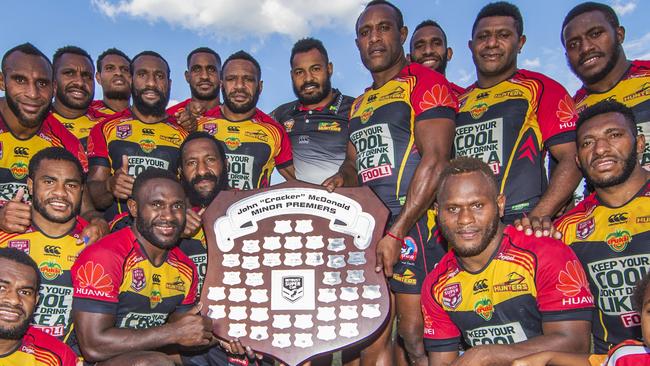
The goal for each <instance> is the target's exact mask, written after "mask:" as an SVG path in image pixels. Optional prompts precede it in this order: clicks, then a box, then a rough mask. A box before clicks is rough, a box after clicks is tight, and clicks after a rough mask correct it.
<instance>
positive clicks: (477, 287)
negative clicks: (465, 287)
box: [472, 278, 488, 294]
mask: <svg viewBox="0 0 650 366" xmlns="http://www.w3.org/2000/svg"><path fill="white" fill-rule="evenodd" d="M487 290H488V284H487V278H483V279H480V280H478V281H476V282H474V286H472V293H474V294H479V293H481V292H485V291H487Z"/></svg>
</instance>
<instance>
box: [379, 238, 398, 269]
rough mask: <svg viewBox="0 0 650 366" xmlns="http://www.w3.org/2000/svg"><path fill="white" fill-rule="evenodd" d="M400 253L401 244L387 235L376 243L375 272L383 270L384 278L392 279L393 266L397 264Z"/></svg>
mask: <svg viewBox="0 0 650 366" xmlns="http://www.w3.org/2000/svg"><path fill="white" fill-rule="evenodd" d="M401 251H402V242H401V241H400V240H398V239H395V238H393V237H391V236H389V235H386V236H384V237H383V238H381V240H380V241H379V243H377V251H376V255H377V262H376V267H375V272H381V270H384V276H386V277H388V278H391V277H393V266H394V265H395V263H397V260H398V259H399V255H400V253H401Z"/></svg>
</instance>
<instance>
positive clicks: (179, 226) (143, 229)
mask: <svg viewBox="0 0 650 366" xmlns="http://www.w3.org/2000/svg"><path fill="white" fill-rule="evenodd" d="M158 222H159V221H152V222H151V223H147V222H145V221H144V219H143V218H142V215H141V213H140V212H138V217H136V218H135V227H136V229H137V230H138V232H139V233H140V235H142V237H143V238H145V239H147V241H149V242H150V243H151V244H152V245H154V246H155V247H157V248H160V249H172V248H173V247H175V246H176V245H177V244H178V240H179V239H180V237H181V233H182V231H183V228H184V227H185V221H183V222H182V223H181V222H178V221H175V220H172V221H169V222H166V224H168V225H171V226H173V227H174V229H175V230H176V232H175V233H174V236H173V237H172V239H171V240H169V241H166V240H164V239H159V238H158V237H157V236H156V234H154V232H153V226H154V225H156V224H157V223H158Z"/></svg>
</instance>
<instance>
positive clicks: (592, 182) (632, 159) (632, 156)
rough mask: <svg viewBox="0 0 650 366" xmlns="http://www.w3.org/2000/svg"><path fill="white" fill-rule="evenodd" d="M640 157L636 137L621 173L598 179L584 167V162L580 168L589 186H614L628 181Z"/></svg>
mask: <svg viewBox="0 0 650 366" xmlns="http://www.w3.org/2000/svg"><path fill="white" fill-rule="evenodd" d="M638 158H639V156H638V154H637V152H636V139H634V144H632V149H631V151H630V153H629V154H628V155H627V157H626V158H625V160H624V161H623V171H622V172H621V174H619V175H617V176H613V177H610V178H605V179H598V178H595V177H591V176H589V174H588V173H587V171H586V169H583V168H582V164H580V170H581V171H582V175H583V176H584V177H585V180H586V181H587V184H588V185H589V186H591V187H594V188H609V187H614V186H617V185H619V184H623V183H625V181H627V180H628V178H630V176H631V175H632V173H633V172H634V168H635V167H636V164H637V162H638Z"/></svg>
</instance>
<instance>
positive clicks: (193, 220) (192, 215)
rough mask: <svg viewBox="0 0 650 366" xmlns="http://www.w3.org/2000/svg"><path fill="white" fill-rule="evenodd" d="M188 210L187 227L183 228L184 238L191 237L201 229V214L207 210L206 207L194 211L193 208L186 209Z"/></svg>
mask: <svg viewBox="0 0 650 366" xmlns="http://www.w3.org/2000/svg"><path fill="white" fill-rule="evenodd" d="M185 211H186V212H187V220H186V221H185V229H184V230H183V235H181V236H182V237H184V238H191V237H194V235H196V233H198V232H199V230H201V215H202V214H203V211H205V207H204V208H202V209H201V210H200V211H199V212H194V210H192V209H191V208H188V209H187V210H185Z"/></svg>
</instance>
